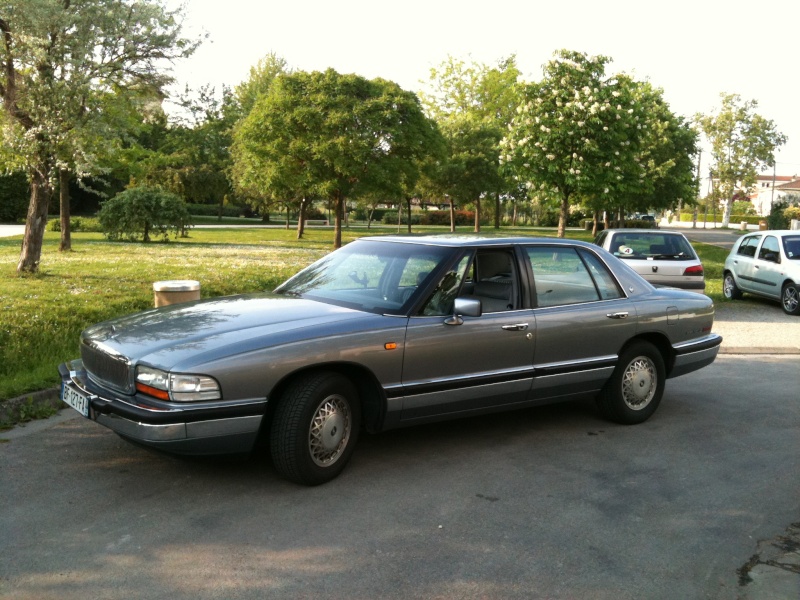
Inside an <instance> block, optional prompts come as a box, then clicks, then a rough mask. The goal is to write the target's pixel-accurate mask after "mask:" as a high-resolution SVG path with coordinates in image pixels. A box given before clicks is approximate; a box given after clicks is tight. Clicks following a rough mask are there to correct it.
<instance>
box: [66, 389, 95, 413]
mask: <svg viewBox="0 0 800 600" xmlns="http://www.w3.org/2000/svg"><path fill="white" fill-rule="evenodd" d="M61 400H63V401H64V402H66V403H67V404H69V405H70V406H71V407H72V408H74V409H75V410H77V411H78V412H79V413H81V414H82V415H83V416H84V417H88V416H89V398H87V397H86V396H84V395H83V394H82V393H80V392H79V391H78V390H76V389H74V388H72V387H70V386H68V385H62V386H61Z"/></svg>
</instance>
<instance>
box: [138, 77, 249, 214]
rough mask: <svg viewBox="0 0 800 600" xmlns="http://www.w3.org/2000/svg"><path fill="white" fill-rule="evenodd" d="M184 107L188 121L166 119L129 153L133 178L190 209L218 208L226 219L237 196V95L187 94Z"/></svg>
mask: <svg viewBox="0 0 800 600" xmlns="http://www.w3.org/2000/svg"><path fill="white" fill-rule="evenodd" d="M180 104H181V106H182V107H183V109H184V111H185V113H184V115H185V116H182V117H180V118H178V120H177V121H176V122H174V123H169V122H167V120H166V118H165V117H163V118H160V119H157V120H155V121H154V122H152V123H151V124H150V126H149V128H148V135H143V136H139V137H138V138H137V140H136V142H137V143H136V144H135V145H132V146H131V147H130V148H129V149H128V154H129V165H128V167H129V169H130V173H131V177H132V179H133V180H134V181H136V182H137V183H138V184H142V185H152V186H159V187H163V188H164V189H166V190H169V191H171V192H173V193H175V194H178V195H180V196H182V197H183V198H184V199H185V200H186V201H187V202H190V203H196V204H217V205H219V211H218V214H219V215H220V216H221V214H222V210H223V207H224V204H225V202H226V201H227V200H228V199H229V197H230V195H231V194H232V186H231V183H230V181H229V179H228V171H229V169H230V165H231V159H230V145H231V130H232V128H233V124H234V122H235V120H236V116H237V109H236V106H235V100H234V97H233V94H232V92H231V91H230V90H229V89H227V88H223V90H222V95H221V98H218V97H217V95H216V94H215V90H214V89H213V88H211V87H209V86H204V87H202V88H200V89H199V90H198V92H197V94H196V95H192V94H190V92H189V91H188V90H187V91H186V92H185V93H184V95H183V96H182V97H181V98H180ZM156 132H157V134H156V135H155V136H153V134H154V133H156Z"/></svg>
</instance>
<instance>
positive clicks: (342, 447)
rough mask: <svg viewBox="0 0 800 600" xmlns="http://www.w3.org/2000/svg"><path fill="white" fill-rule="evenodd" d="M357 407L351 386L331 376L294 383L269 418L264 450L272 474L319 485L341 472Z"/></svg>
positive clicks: (353, 439)
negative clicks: (267, 443)
mask: <svg viewBox="0 0 800 600" xmlns="http://www.w3.org/2000/svg"><path fill="white" fill-rule="evenodd" d="M360 423H361V407H360V404H359V401H358V393H357V392H356V389H355V387H354V386H353V384H352V383H351V382H350V381H349V380H348V379H347V378H346V377H343V376H342V375H339V374H338V373H332V372H319V373H312V374H311V375H308V376H304V377H301V378H298V379H297V380H296V381H294V382H293V383H292V384H290V385H289V387H288V388H287V389H286V391H285V392H284V394H283V396H282V397H281V398H280V400H279V404H278V407H277V408H276V410H275V415H274V416H273V419H272V427H271V435H270V449H271V452H272V461H273V463H274V465H275V468H276V469H277V471H278V472H279V473H280V474H281V475H282V476H284V477H285V478H286V479H289V480H291V481H294V482H295V483H300V484H303V485H319V484H321V483H326V482H328V481H330V480H331V479H334V478H335V477H337V476H338V475H339V473H341V472H342V470H344V468H345V466H346V465H347V461H348V460H350V455H351V454H352V453H353V448H354V447H355V444H356V440H357V439H358V431H359V427H360Z"/></svg>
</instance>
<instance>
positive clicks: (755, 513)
mask: <svg viewBox="0 0 800 600" xmlns="http://www.w3.org/2000/svg"><path fill="white" fill-rule="evenodd" d="M791 382H795V384H794V385H792V384H791ZM797 382H798V375H797V357H796V356H784V357H778V356H727V355H726V356H720V357H719V358H718V359H717V361H716V362H715V363H714V364H713V365H711V366H710V367H708V368H706V369H703V370H701V371H699V372H696V373H692V374H690V375H687V376H684V377H681V378H677V379H674V380H670V381H668V382H667V390H666V394H665V396H664V400H663V403H662V405H661V407H660V408H659V411H658V412H657V413H656V415H655V416H654V417H653V418H652V419H651V420H650V421H648V422H647V423H644V424H642V425H638V426H632V427H625V426H619V425H614V424H611V423H608V422H605V421H603V420H602V419H601V418H600V417H599V416H598V414H597V412H596V411H595V408H594V406H593V404H592V403H591V402H588V403H587V402H577V403H572V404H565V405H556V406H550V407H544V408H537V409H530V410H524V411H519V412H515V413H505V414H502V415H495V416H492V417H488V418H487V417H484V418H476V419H469V420H462V421H457V422H452V423H446V424H439V425H431V426H423V427H416V428H410V429H405V430H397V431H392V432H387V433H384V434H380V435H376V436H364V437H363V438H362V440H361V442H360V443H359V447H358V448H357V450H356V453H355V455H354V458H353V460H352V462H351V464H350V465H349V467H348V469H347V470H346V471H345V473H344V474H343V475H342V476H341V477H340V478H338V479H337V480H335V481H333V482H331V483H329V484H327V485H323V486H320V487H316V488H303V487H298V486H295V485H293V484H290V483H287V482H284V481H282V480H280V479H278V478H277V477H276V475H275V473H274V471H273V470H272V468H271V467H270V466H269V465H268V463H266V462H265V460H264V459H263V457H261V458H251V459H249V460H243V461H235V460H208V459H206V460H185V459H180V458H174V457H170V456H165V455H160V454H156V453H153V452H151V451H147V450H144V449H141V448H138V447H135V446H132V445H130V444H128V443H126V442H124V441H122V440H121V439H120V438H118V437H116V436H115V435H114V434H113V433H111V432H109V431H108V430H106V429H104V428H102V427H100V426H98V425H96V424H94V423H91V422H88V421H85V420H83V419H82V418H79V417H77V414H75V415H74V416H73V415H72V414H71V413H69V412H63V411H62V413H61V416H59V417H56V418H53V419H51V420H48V421H45V422H40V423H37V424H35V425H31V426H29V427H26V428H17V429H15V430H12V431H11V432H7V433H5V434H0V438H5V440H7V441H6V442H5V443H2V444H0V507H2V510H0V598H14V599H15V600H16V599H36V600H47V599H50V598H53V599H55V598H58V599H59V600H70V599H73V598H74V599H76V600H85V599H89V598H105V599H117V598H119V599H123V598H124V599H126V600H128V599H130V598H170V599H171V600H180V599H184V598H187V599H189V598H191V599H197V598H224V599H233V598H253V599H256V598H257V599H259V600H260V599H263V598H270V599H273V598H320V597H324V598H348V599H361V598H363V599H376V598H403V599H406V598H593V599H606V598H607V599H614V600H621V599H637V600H638V599H641V598H648V599H660V598H664V599H670V600H673V599H675V598H711V599H716V598H720V599H722V598H724V599H731V598H737V597H738V594H739V593H740V591H741V589H742V588H741V587H740V582H739V576H738V574H737V569H739V568H740V567H742V566H743V565H745V564H746V563H747V562H748V560H749V559H750V557H751V556H753V554H754V552H756V548H757V545H758V542H759V540H762V539H767V538H771V537H774V536H776V535H778V534H780V533H781V532H782V531H784V529H785V527H786V524H787V523H791V522H793V521H794V520H796V516H797V515H798V514H800V479H798V477H797V473H798V472H800V444H798V443H797V442H798V437H797V432H798V430H799V428H800V404H799V403H798V402H797V385H796V383H797Z"/></svg>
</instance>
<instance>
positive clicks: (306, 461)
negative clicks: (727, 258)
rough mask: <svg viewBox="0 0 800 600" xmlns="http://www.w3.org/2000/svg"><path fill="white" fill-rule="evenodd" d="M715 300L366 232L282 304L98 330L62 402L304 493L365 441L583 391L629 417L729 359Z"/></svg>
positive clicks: (574, 251) (589, 263) (256, 299)
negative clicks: (279, 478)
mask: <svg viewBox="0 0 800 600" xmlns="http://www.w3.org/2000/svg"><path fill="white" fill-rule="evenodd" d="M713 320H714V306H713V304H712V302H711V300H710V299H709V298H708V297H706V296H704V295H701V294H697V293H691V292H685V291H680V290H672V289H656V288H654V287H653V286H652V285H650V284H649V283H648V282H646V281H645V280H644V279H642V278H641V277H640V276H639V275H637V274H636V272H634V271H633V270H632V269H631V268H630V267H628V266H627V265H626V264H624V263H623V262H622V261H620V260H618V259H617V258H615V257H614V256H612V255H611V254H609V253H608V252H606V251H605V250H603V249H602V248H599V247H597V246H595V245H592V244H587V243H582V242H576V241H567V240H559V239H550V238H547V239H537V238H513V239H511V238H506V239H501V238H493V239H484V238H477V237H456V236H444V237H440V236H428V237H400V236H397V237H395V236H389V237H372V238H362V239H360V240H358V241H355V242H352V243H350V244H348V245H347V246H345V247H344V248H341V249H340V250H337V251H335V252H333V253H331V254H329V255H328V256H326V257H324V258H323V259H321V260H319V261H317V262H316V263H314V264H312V265H311V266H309V267H307V268H305V269H303V270H302V271H300V272H299V273H298V274H297V275H295V276H294V277H292V278H291V279H289V280H288V281H287V282H286V283H284V284H283V285H281V286H280V287H278V288H277V289H276V290H275V291H274V292H273V293H269V294H267V293H264V294H249V295H241V296H232V297H222V298H214V299H208V300H201V301H197V302H190V303H185V304H176V305H172V306H167V307H162V308H157V309H153V310H148V311H145V312H142V313H138V314H134V315H130V316H126V317H122V318H118V319H115V320H112V321H107V322H104V323H100V324H98V325H95V326H93V327H89V328H88V329H86V330H85V331H84V332H83V333H82V335H81V340H80V349H81V358H80V360H74V361H72V362H69V363H66V364H62V365H61V366H60V368H59V370H60V372H61V376H62V391H61V397H62V399H63V401H64V402H66V403H67V404H69V405H70V406H72V407H73V408H74V409H76V410H77V411H79V412H80V413H81V414H82V415H83V416H84V417H86V418H89V419H92V420H94V421H96V422H98V423H100V424H101V425H105V426H106V427H108V428H110V429H112V430H113V431H115V432H116V433H118V434H119V435H120V436H122V437H123V438H126V439H128V440H131V441H134V442H137V443H140V444H145V445H147V446H150V447H154V448H158V449H161V450H165V451H170V452H175V453H180V454H219V453H240V452H248V451H250V450H251V449H253V448H254V447H255V446H256V445H257V444H258V443H259V442H265V443H266V444H267V445H268V446H269V448H270V450H271V456H272V459H273V462H274V465H275V468H276V469H277V471H278V472H279V473H280V474H281V475H283V476H284V477H286V478H288V479H290V480H292V481H295V482H298V483H301V484H307V485H316V484H320V483H324V482H326V481H329V480H331V479H332V478H334V477H336V476H337V475H338V474H339V473H340V472H341V471H342V470H343V469H344V467H345V465H346V464H347V462H348V460H349V458H350V456H351V454H352V453H353V449H354V447H355V445H356V440H357V439H358V436H359V433H360V432H361V431H362V430H366V431H367V432H379V431H384V430H387V429H392V428H396V427H402V426H407V425H415V424H418V423H426V422H430V421H436V420H442V419H453V418H456V417H467V416H474V415H481V414H486V413H489V412H494V411H500V410H509V409H515V408H523V407H530V406H536V405H539V404H545V403H550V402H558V401H569V400H574V399H579V398H584V397H587V396H589V397H594V398H596V399H597V405H598V407H599V411H600V412H601V413H602V414H603V415H604V416H605V417H607V418H609V419H611V420H613V421H616V422H618V423H625V424H633V423H640V422H642V421H644V420H646V419H647V418H649V417H650V416H651V415H652V414H653V413H654V412H655V410H656V408H657V407H658V404H659V402H660V401H661V397H662V394H663V392H664V385H665V380H666V379H669V378H671V377H677V376H678V375H684V374H686V373H690V372H692V371H695V370H697V369H700V368H702V367H704V366H706V365H708V364H711V363H712V362H713V361H714V359H715V358H716V355H717V352H718V350H719V345H720V343H721V341H722V338H721V337H720V336H719V335H716V334H714V333H712V331H711V328H712V324H713Z"/></svg>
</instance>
